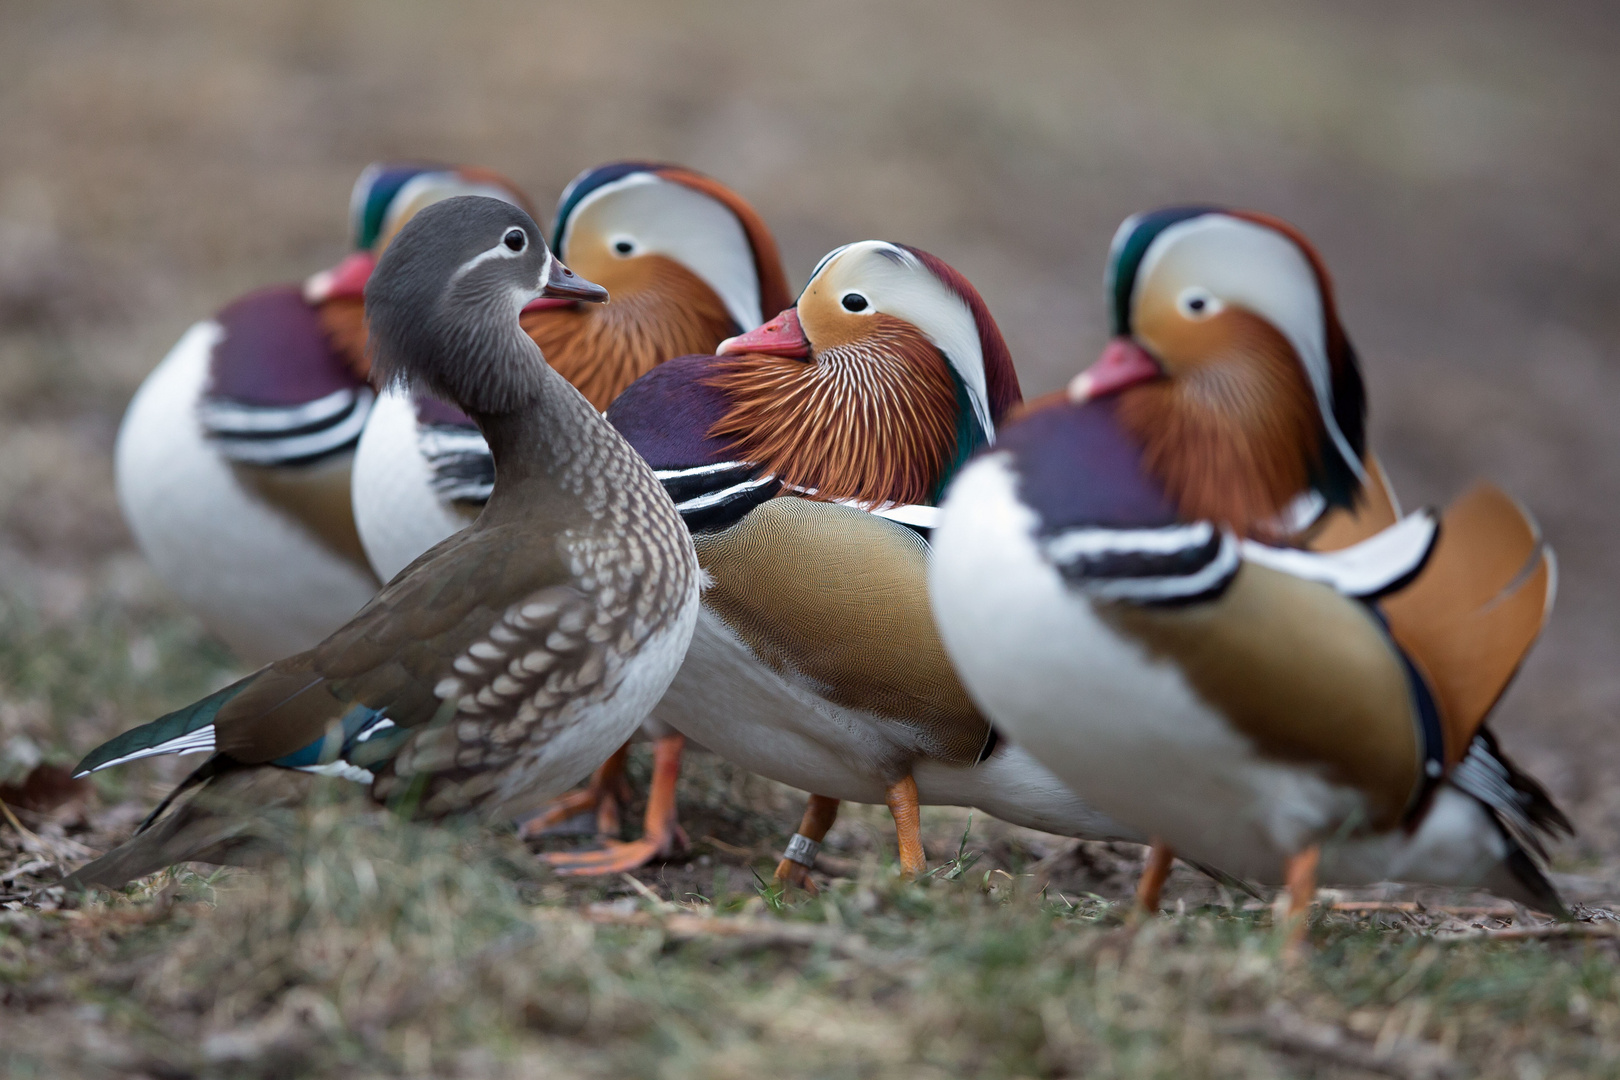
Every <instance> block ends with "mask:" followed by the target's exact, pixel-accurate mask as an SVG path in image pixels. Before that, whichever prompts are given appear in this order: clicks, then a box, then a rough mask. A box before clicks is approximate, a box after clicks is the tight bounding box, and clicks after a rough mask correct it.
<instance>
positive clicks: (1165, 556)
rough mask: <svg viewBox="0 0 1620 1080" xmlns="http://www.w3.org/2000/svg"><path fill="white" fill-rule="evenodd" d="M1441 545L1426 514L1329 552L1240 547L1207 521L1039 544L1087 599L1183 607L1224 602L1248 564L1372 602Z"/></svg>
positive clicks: (1069, 533)
mask: <svg viewBox="0 0 1620 1080" xmlns="http://www.w3.org/2000/svg"><path fill="white" fill-rule="evenodd" d="M1438 539H1439V521H1438V519H1437V518H1436V517H1435V515H1434V514H1433V513H1432V512H1430V511H1427V510H1425V511H1419V512H1418V513H1415V514H1410V515H1408V516H1407V517H1405V518H1403V519H1401V520H1400V521H1398V522H1396V523H1395V524H1394V525H1392V526H1390V527H1389V528H1387V529H1385V530H1383V531H1382V532H1380V533H1377V534H1376V535H1374V536H1372V537H1369V538H1368V539H1366V540H1364V541H1362V542H1361V543H1359V544H1355V545H1352V546H1351V547H1348V548H1344V549H1343V550H1340V551H1331V552H1314V551H1302V550H1299V549H1296V548H1282V547H1274V546H1271V545H1268V544H1262V543H1260V542H1258V541H1255V540H1240V539H1238V538H1237V537H1236V536H1235V535H1233V534H1232V533H1231V532H1229V531H1227V530H1225V529H1221V528H1217V527H1216V526H1215V525H1213V524H1212V523H1210V522H1207V521H1195V522H1190V523H1186V524H1176V525H1165V526H1159V527H1155V528H1143V529H1112V528H1101V527H1096V526H1080V527H1075V528H1069V529H1062V530H1058V531H1055V532H1052V533H1050V534H1048V535H1045V536H1043V537H1040V538H1039V540H1038V543H1039V545H1040V549H1041V553H1042V554H1043V555H1044V556H1045V558H1046V559H1047V561H1048V562H1050V563H1051V564H1052V565H1053V566H1054V567H1055V568H1056V569H1057V571H1058V572H1059V573H1060V574H1061V575H1062V576H1063V579H1064V581H1065V582H1067V583H1068V585H1069V586H1070V587H1072V588H1075V589H1077V590H1079V591H1080V592H1082V593H1084V594H1085V595H1087V596H1090V597H1093V598H1095V599H1098V600H1119V601H1126V602H1130V603H1138V604H1185V603H1193V602H1196V601H1201V600H1213V599H1215V598H1216V597H1218V596H1220V595H1221V593H1223V592H1224V591H1225V590H1226V587H1227V586H1228V585H1230V584H1231V583H1232V580H1233V579H1234V578H1235V577H1236V576H1237V573H1238V570H1239V569H1240V568H1241V567H1242V565H1243V563H1244V562H1250V563H1254V564H1256V565H1259V566H1265V567H1268V568H1269V569H1272V570H1276V571H1279V572H1281V573H1285V574H1292V575H1293V576H1295V577H1300V578H1304V579H1306V580H1309V581H1316V582H1319V583H1321V584H1323V585H1326V586H1328V587H1329V588H1332V589H1334V590H1335V591H1337V592H1339V593H1340V594H1342V595H1344V596H1348V597H1351V598H1354V599H1359V600H1372V599H1375V598H1377V597H1379V596H1382V595H1384V594H1386V593H1389V592H1392V591H1394V590H1396V589H1398V588H1400V587H1401V586H1402V585H1404V584H1406V583H1407V582H1409V581H1411V580H1412V578H1413V577H1415V576H1416V575H1417V573H1418V572H1419V571H1420V570H1421V569H1422V568H1423V564H1424V563H1425V562H1427V561H1428V558H1429V554H1430V552H1432V551H1433V550H1434V545H1435V542H1436V541H1437V540H1438Z"/></svg>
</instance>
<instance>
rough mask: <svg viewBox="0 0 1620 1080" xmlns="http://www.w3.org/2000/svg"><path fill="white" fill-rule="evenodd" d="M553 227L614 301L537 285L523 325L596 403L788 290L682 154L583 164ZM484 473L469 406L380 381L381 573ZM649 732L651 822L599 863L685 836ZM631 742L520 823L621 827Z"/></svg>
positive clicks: (368, 508) (756, 229)
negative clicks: (683, 163) (547, 291)
mask: <svg viewBox="0 0 1620 1080" xmlns="http://www.w3.org/2000/svg"><path fill="white" fill-rule="evenodd" d="M553 235H554V244H555V247H556V249H557V252H558V255H559V256H560V257H561V258H562V259H563V260H564V261H565V262H567V263H568V265H570V266H573V267H576V268H577V269H578V270H579V272H580V273H581V274H584V275H585V276H587V277H589V278H590V279H591V280H593V281H597V282H599V283H601V284H602V285H603V287H605V288H606V289H607V290H608V291H609V293H610V294H611V295H612V297H613V299H612V300H611V302H609V303H607V304H601V305H595V304H593V305H581V304H577V303H573V302H569V301H560V300H557V299H554V298H551V297H541V298H540V299H537V300H535V301H534V302H533V303H531V304H530V305H529V306H528V307H527V308H526V309H525V310H524V312H523V314H522V320H523V326H524V329H525V330H527V331H528V332H529V334H530V335H531V336H532V337H533V338H534V340H535V343H536V344H538V345H539V346H540V348H541V350H542V351H543V352H544V353H545V355H546V357H547V360H548V361H549V362H550V363H551V365H552V367H553V368H554V369H555V370H556V371H557V372H558V373H559V374H561V375H562V376H563V377H564V378H566V379H568V380H569V381H570V382H571V383H573V384H574V385H575V386H576V387H578V388H579V390H580V391H581V392H582V393H583V394H584V395H585V397H586V399H587V400H589V401H590V402H591V404H592V405H595V406H596V407H597V408H598V409H605V408H607V406H608V404H609V403H610V402H612V401H613V399H614V398H616V397H618V396H619V393H620V391H622V390H623V389H624V388H625V387H626V386H629V385H630V383H632V382H633V381H635V379H636V378H638V377H639V376H641V375H643V374H645V373H646V372H648V371H650V370H652V368H653V367H654V366H655V365H657V364H659V363H660V362H662V361H664V360H668V359H669V358H671V357H673V356H681V355H685V354H688V353H710V352H713V350H714V348H715V347H716V346H717V345H719V343H720V342H721V341H722V340H723V339H725V338H728V337H731V336H733V335H735V334H738V333H741V332H742V331H745V330H750V329H752V328H754V327H756V326H758V325H759V324H760V323H761V322H762V321H763V319H764V314H765V313H774V312H777V311H780V310H782V309H783V308H784V307H786V306H787V305H788V303H789V302H790V301H791V297H790V296H789V294H788V291H787V276H786V274H785V272H784V271H783V269H782V260H781V257H780V255H779V254H778V253H777V248H776V241H775V239H774V238H773V237H772V235H771V233H770V230H769V229H767V228H766V227H765V224H764V222H763V221H762V220H761V218H760V216H759V214H758V213H757V212H755V210H754V208H753V207H752V206H750V205H749V204H748V203H747V202H746V201H745V200H744V199H743V198H742V197H741V196H740V195H738V194H737V193H736V192H734V191H732V190H731V189H730V188H728V187H726V186H725V185H723V184H721V183H719V182H718V181H716V180H713V179H711V178H710V177H707V176H704V175H702V174H700V173H697V172H694V171H692V170H690V169H686V168H682V167H680V166H676V165H649V164H644V163H640V162H619V163H615V164H610V165H603V166H599V167H597V168H594V169H589V170H587V171H586V172H584V173H581V174H580V175H579V176H578V177H576V178H575V179H574V180H573V182H572V183H570V184H569V185H568V187H567V188H566V189H564V191H563V194H562V197H561V199H560V200H559V202H558V207H557V223H556V227H555V230H554V234H553ZM491 478H492V469H491V465H490V461H489V451H488V448H487V447H486V446H485V445H484V441H483V439H482V438H481V437H480V435H479V434H478V430H477V428H475V427H473V426H472V424H471V422H470V421H468V420H467V419H466V418H465V417H462V416H459V415H458V414H456V413H455V411H454V410H451V409H449V408H448V407H446V406H445V405H444V404H443V403H441V402H439V401H437V400H435V399H432V398H423V399H419V400H416V401H414V402H413V401H412V400H410V399H409V398H407V397H405V396H404V395H402V394H398V393H384V394H383V395H382V397H381V399H380V400H379V401H378V403H377V406H376V408H375V409H374V410H373V412H372V416H371V418H370V420H369V421H368V422H367V424H366V429H365V432H364V434H363V435H362V436H361V439H360V448H359V451H358V453H357V456H356V460H355V466H354V479H353V493H354V508H355V517H356V521H357V524H358V527H359V533H360V539H361V542H362V543H363V544H364V546H365V549H366V553H367V555H368V556H369V557H370V561H371V565H372V567H373V568H374V569H375V570H376V571H377V573H378V575H379V576H381V577H383V578H388V577H390V576H392V575H393V574H394V573H396V572H398V570H399V569H400V568H402V567H404V566H405V565H406V564H408V563H409V562H410V561H411V560H412V559H414V558H416V556H417V555H419V554H421V553H422V552H423V551H425V550H427V548H429V547H430V546H432V545H433V544H434V543H437V542H438V541H439V540H441V539H443V538H444V537H446V536H448V535H450V534H451V533H453V532H454V531H456V530H457V529H460V528H462V527H464V526H465V525H466V523H467V521H468V520H470V516H471V515H473V514H476V513H477V511H478V508H479V506H480V505H481V504H482V500H483V499H484V498H485V497H486V495H487V494H488V492H489V484H490V481H491ZM644 734H646V735H648V736H649V737H651V738H652V739H653V740H654V750H653V754H654V760H655V766H654V777H655V781H654V790H653V792H652V793H651V797H650V798H649V805H648V809H647V818H648V821H649V827H648V828H647V830H646V832H645V835H644V837H643V839H642V840H641V841H638V842H637V846H635V847H632V848H620V849H619V858H618V860H617V861H616V862H614V863H613V865H611V866H609V867H606V868H605V869H606V870H612V871H620V870H628V869H633V868H634V867H636V866H639V865H641V864H642V863H644V862H646V861H647V860H648V859H651V858H653V857H655V856H664V857H668V856H671V855H674V854H676V853H677V851H679V850H680V849H681V848H683V847H684V846H685V836H684V833H683V832H682V831H681V830H680V828H679V826H678V824H677V823H676V821H675V804H674V794H675V792H674V784H675V780H676V777H677V776H678V775H679V771H680V761H681V755H682V753H683V751H684V740H683V739H682V737H681V736H680V735H679V734H678V733H676V732H673V731H670V730H669V729H668V728H666V727H664V726H662V725H661V724H659V723H658V722H657V721H656V720H651V721H649V723H648V725H647V729H646V731H645V732H644ZM627 755H628V747H623V748H621V749H620V751H619V752H618V753H616V754H615V755H613V757H611V758H610V759H609V760H608V762H607V763H606V764H604V766H603V767H602V769H601V770H600V771H599V772H598V773H597V775H595V776H594V777H593V778H592V780H591V783H590V785H589V787H588V788H586V789H585V790H584V791H581V792H577V793H574V794H571V795H569V796H568V797H567V798H565V799H562V800H560V801H559V802H558V803H557V804H556V805H555V806H552V807H549V808H547V809H546V810H545V811H544V812H543V813H541V814H538V815H536V817H535V818H534V819H533V820H531V821H529V822H527V823H525V825H524V832H525V834H526V835H535V834H538V833H541V832H543V831H545V830H547V829H548V828H551V827H552V826H556V825H559V824H561V823H562V822H564V821H565V820H568V819H571V818H573V817H576V816H578V815H580V814H593V815H594V817H595V819H596V827H597V831H598V833H600V834H601V835H603V836H605V837H612V836H616V835H617V834H618V833H619V830H620V825H619V811H620V804H621V803H622V802H623V801H625V800H626V799H627V798H628V794H629V788H628V783H627V781H626V779H625V777H624V768H625V763H626V760H627ZM565 861H566V860H565Z"/></svg>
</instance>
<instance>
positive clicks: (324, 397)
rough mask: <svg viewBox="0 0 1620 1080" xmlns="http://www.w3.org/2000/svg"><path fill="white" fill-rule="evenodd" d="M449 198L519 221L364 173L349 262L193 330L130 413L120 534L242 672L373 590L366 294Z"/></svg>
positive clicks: (382, 168) (446, 179)
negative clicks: (407, 231)
mask: <svg viewBox="0 0 1620 1080" xmlns="http://www.w3.org/2000/svg"><path fill="white" fill-rule="evenodd" d="M458 194H459V195H468V194H479V195H487V196H491V197H494V198H499V199H502V200H504V201H506V202H509V203H513V204H515V205H518V206H523V207H527V205H528V203H527V200H526V199H525V198H524V197H523V195H522V194H521V193H519V192H518V191H517V189H516V188H514V187H513V186H512V185H511V184H510V183H508V182H507V181H505V180H504V179H502V178H501V177H499V176H497V175H495V174H494V173H491V172H488V171H486V170H482V169H473V168H459V169H455V168H448V167H443V166H424V165H373V166H371V167H370V168H368V169H366V171H365V172H363V173H362V174H361V176H360V178H359V180H358V181H357V182H356V183H355V186H354V193H353V196H352V198H351V202H350V219H351V225H352V230H353V236H354V243H355V247H356V248H357V249H358V250H357V251H356V253H355V254H353V255H351V256H349V258H347V259H345V260H344V261H343V262H342V263H340V264H339V265H338V266H337V267H335V268H333V269H332V270H329V271H323V272H321V273H319V274H316V275H315V276H314V277H312V278H310V279H309V281H308V282H306V283H305V284H304V285H303V286H298V285H277V286H271V287H269V288H266V289H260V290H259V291H257V292H253V293H249V294H248V295H246V296H244V297H242V298H240V299H238V300H235V301H233V302H232V303H230V304H228V305H226V307H225V308H224V309H222V310H221V311H220V312H219V314H217V315H216V316H214V317H213V318H212V319H209V320H207V321H205V322H200V323H198V324H197V325H195V326H193V327H192V328H191V329H190V330H189V331H187V332H186V334H185V336H183V337H182V338H181V339H180V341H179V343H178V344H177V345H175V347H174V348H173V349H172V350H171V351H170V352H169V354H168V356H166V357H165V358H164V359H163V361H162V362H161V363H160V364H159V365H158V366H157V368H156V369H154V370H153V372H152V374H151V375H150V376H148V377H147V379H146V381H145V382H144V383H143V384H142V385H141V388H140V389H139V390H138V391H137V392H136V394H135V397H134V399H133V400H132V401H131V402H130V405H129V410H128V412H127V413H126V414H125V416H124V421H123V425H122V427H121V428H120V429H119V432H118V445H117V455H116V468H117V482H118V497H119V503H120V505H121V506H122V507H123V511H124V516H125V519H126V520H127V521H128V522H129V527H130V531H131V532H132V533H133V534H134V536H135V540H136V542H137V543H138V544H139V546H140V548H141V550H142V552H143V553H144V554H145V555H146V557H147V559H148V560H149V561H150V562H151V564H152V566H153V568H154V569H155V570H156V571H157V574H158V576H159V577H160V578H161V579H162V580H163V581H164V583H165V584H167V585H168V587H169V588H170V589H171V590H173V591H174V593H175V594H176V595H177V596H179V598H180V599H181V601H182V602H184V603H185V605H186V606H187V607H188V608H190V609H191V610H192V611H194V612H195V613H196V614H197V615H198V616H199V617H200V618H201V619H202V620H203V622H204V623H205V624H206V625H207V626H208V628H209V629H210V630H211V631H213V632H214V633H215V634H217V635H218V636H219V637H221V638H222V639H224V641H225V642H226V643H227V644H228V645H230V646H231V648H232V649H233V650H234V651H235V652H236V653H237V654H238V655H239V656H241V657H242V658H243V659H245V660H249V661H251V662H254V663H264V662H266V661H269V660H272V659H274V658H276V657H278V656H284V655H286V654H287V653H290V652H296V651H298V650H300V649H306V648H309V647H310V646H311V645H314V644H315V643H316V642H318V641H320V640H321V639H322V638H323V637H325V636H326V635H327V634H329V633H331V632H332V630H333V629H335V628H336V627H338V626H341V625H342V624H343V622H344V620H346V619H348V618H349V617H350V616H351V615H353V614H354V613H355V612H356V611H357V610H359V608H360V607H361V605H363V604H364V603H365V602H366V601H367V600H369V599H371V597H372V596H373V595H374V594H375V593H376V591H377V585H378V582H377V578H376V577H375V576H374V575H373V573H372V571H371V568H370V566H369V565H368V564H367V562H366V559H365V553H364V552H363V551H362V550H361V548H360V541H359V538H358V537H357V536H356V534H355V527H354V518H353V515H352V513H351V511H350V509H349V468H350V464H351V462H352V460H353V457H354V448H355V443H356V441H357V440H358V439H359V437H360V431H361V427H362V425H363V424H364V423H365V420H366V416H367V413H368V411H369V409H370V407H371V404H372V390H371V387H370V386H369V384H368V383H367V382H366V374H367V366H368V365H367V361H366V357H365V348H364V344H365V342H364V327H363V323H362V314H361V307H362V304H361V290H362V289H363V288H364V287H365V282H366V276H367V275H368V274H369V273H370V270H371V266H372V264H373V262H374V261H375V257H376V253H377V252H378V251H380V250H382V248H383V247H384V246H385V245H386V244H387V243H388V241H389V240H390V239H391V238H392V237H393V235H394V234H395V233H396V232H397V231H398V230H399V228H400V226H401V225H403V224H404V222H405V221H407V220H408V219H409V218H410V216H411V215H412V214H414V213H415V212H416V211H417V210H419V209H421V207H422V206H424V205H426V204H427V203H429V202H432V201H434V200H436V199H441V198H445V197H448V196H451V195H458Z"/></svg>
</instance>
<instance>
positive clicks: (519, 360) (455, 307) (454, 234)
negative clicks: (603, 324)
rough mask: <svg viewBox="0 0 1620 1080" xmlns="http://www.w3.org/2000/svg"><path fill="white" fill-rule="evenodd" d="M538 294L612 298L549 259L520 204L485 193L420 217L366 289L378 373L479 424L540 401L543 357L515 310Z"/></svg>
mask: <svg viewBox="0 0 1620 1080" xmlns="http://www.w3.org/2000/svg"><path fill="white" fill-rule="evenodd" d="M536 296H544V297H553V298H557V299H562V300H569V301H576V300H578V301H587V302H601V301H605V300H606V299H607V291H606V290H605V289H603V288H602V287H601V286H599V285H595V284H593V283H591V282H589V281H587V280H585V279H584V278H582V277H580V276H579V275H577V274H575V273H574V272H573V271H572V270H570V269H569V268H568V267H567V266H565V265H563V263H562V261H561V260H559V259H557V258H556V257H555V256H553V255H552V254H551V251H550V249H549V248H547V246H546V241H545V238H544V237H543V236H542V235H541V232H540V228H539V226H537V225H536V224H535V223H534V219H533V218H531V217H530V216H529V215H528V214H527V213H526V212H524V210H523V209H522V208H521V207H518V206H514V205H512V204H511V203H508V202H505V201H502V200H499V199H493V198H488V197H483V196H475V195H463V196H456V197H453V198H449V199H444V200H441V201H438V202H435V203H433V204H431V205H429V206H427V207H425V208H423V209H422V210H421V211H420V212H418V213H417V214H415V215H414V216H413V217H412V218H411V219H410V220H409V221H408V222H407V223H406V224H405V225H404V226H403V227H402V228H401V229H400V230H399V233H398V235H396V236H395V237H394V239H393V241H392V242H391V243H390V244H389V245H388V247H387V248H386V249H385V250H384V251H383V254H382V257H381V258H380V259H378V260H377V268H376V270H375V271H374V272H373V273H372V275H371V279H370V281H368V282H367V284H366V291H365V304H366V318H367V322H368V324H369V328H370V351H371V359H372V364H373V367H374V368H375V371H376V374H377V376H378V378H379V379H380V380H382V381H384V382H389V383H401V384H404V385H406V386H407V387H408V388H410V389H413V390H422V391H426V392H427V393H430V394H432V395H434V396H435V397H438V398H441V399H443V400H445V401H448V402H450V403H451V404H453V405H455V406H457V407H458V408H460V409H462V410H463V411H465V412H467V413H469V414H471V415H473V416H475V417H477V416H490V415H494V414H499V413H508V412H513V411H515V410H518V409H521V408H523V407H524V406H525V405H528V404H529V403H531V402H532V401H534V400H535V399H536V397H537V396H538V395H539V393H540V392H541V389H542V386H543V383H542V380H541V375H542V373H541V371H540V367H541V365H543V364H544V362H545V361H544V358H543V357H542V356H541V354H540V350H539V349H538V348H537V347H536V346H535V344H534V342H533V341H532V340H531V339H530V338H529V337H528V335H527V334H525V333H523V331H522V327H521V325H520V324H519V322H518V312H519V311H520V310H522V308H523V306H524V305H525V304H527V303H528V302H529V301H530V300H532V299H534V298H535V297H536Z"/></svg>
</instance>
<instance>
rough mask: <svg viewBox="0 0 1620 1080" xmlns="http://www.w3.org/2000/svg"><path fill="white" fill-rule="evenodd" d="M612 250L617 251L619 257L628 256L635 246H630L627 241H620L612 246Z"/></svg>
mask: <svg viewBox="0 0 1620 1080" xmlns="http://www.w3.org/2000/svg"><path fill="white" fill-rule="evenodd" d="M613 250H614V251H617V252H618V253H619V254H620V255H628V254H630V253H631V252H632V251H634V250H636V245H634V244H632V243H631V242H630V241H628V240H620V241H619V242H618V243H617V244H614V245H613Z"/></svg>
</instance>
